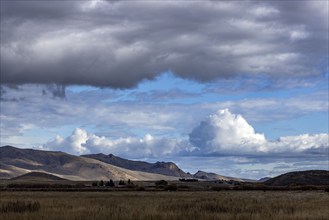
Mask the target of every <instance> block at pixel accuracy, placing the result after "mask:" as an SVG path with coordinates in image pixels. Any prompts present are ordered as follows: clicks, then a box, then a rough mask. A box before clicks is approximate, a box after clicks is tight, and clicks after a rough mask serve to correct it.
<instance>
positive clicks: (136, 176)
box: [0, 146, 177, 180]
mask: <svg viewBox="0 0 329 220" xmlns="http://www.w3.org/2000/svg"><path fill="white" fill-rule="evenodd" d="M0 161H1V162H0V178H13V177H16V176H19V175H22V174H25V173H28V172H32V171H37V172H46V173H49V174H53V175H56V176H59V177H61V178H65V179H69V180H99V179H104V180H106V179H114V180H120V179H124V180H127V179H131V180H159V179H166V180H170V179H177V178H176V177H171V176H164V175H160V174H154V173H147V172H141V171H132V170H128V169H124V168H121V167H117V166H113V165H111V164H108V163H104V162H101V161H99V160H95V159H92V158H87V157H79V156H74V155H70V154H67V153H63V152H55V151H42V150H34V149H19V148H15V147H11V146H5V147H0Z"/></svg>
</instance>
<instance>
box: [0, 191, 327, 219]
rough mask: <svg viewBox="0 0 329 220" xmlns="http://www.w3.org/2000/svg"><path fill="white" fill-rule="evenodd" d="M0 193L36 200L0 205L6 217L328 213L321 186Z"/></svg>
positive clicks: (2, 200)
mask: <svg viewBox="0 0 329 220" xmlns="http://www.w3.org/2000/svg"><path fill="white" fill-rule="evenodd" d="M0 193H1V194H0V207H5V206H6V204H8V203H10V202H11V204H12V203H13V202H16V201H21V202H25V204H34V203H40V208H39V209H38V210H31V211H29V210H27V211H25V212H23V213H21V212H14V211H8V212H7V211H2V212H1V213H0V217H1V219H6V220H12V219H19V220H39V219H46V220H68V219H70V220H71V219H79V220H80V219H88V220H89V219H90V220H93V219H95V220H96V219H97V220H102V219H109V220H111V219H127V220H130V219H131V220H139V219H140V220H151V219H154V220H162V219H179V220H193V219H195V220H201V219H202V220H203V219H204V220H207V219H213V220H215V219H216V220H218V219H223V220H225V219H241V220H248V219H255V220H270V219H275V220H297V219H298V220H304V219H305V220H306V219H308V220H318V219H329V209H328V204H329V194H328V193H326V192H324V191H284V192H282V191H267V192H263V191H220V192H210V191H209V192H147V191H145V192H9V191H8V192H6V191H3V192H0Z"/></svg>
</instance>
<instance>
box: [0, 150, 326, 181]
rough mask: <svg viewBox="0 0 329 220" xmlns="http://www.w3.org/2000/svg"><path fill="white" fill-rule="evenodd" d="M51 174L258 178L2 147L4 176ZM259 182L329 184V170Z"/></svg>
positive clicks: (91, 177) (120, 177)
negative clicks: (186, 170) (185, 170)
mask: <svg viewBox="0 0 329 220" xmlns="http://www.w3.org/2000/svg"><path fill="white" fill-rule="evenodd" d="M40 172H41V173H43V174H40ZM36 173H37V174H36ZM26 174H27V175H26ZM47 174H49V175H54V176H56V177H58V178H63V179H67V180H75V181H76V180H79V181H80V180H83V181H85V180H87V181H94V180H101V179H103V180H108V179H113V180H127V179H131V180H134V181H146V180H150V181H154V180H178V179H198V180H222V181H231V180H232V181H238V182H255V180H247V179H241V178H235V177H227V176H222V175H219V174H216V173H207V172H204V171H200V170H199V171H198V172H196V173H195V174H194V175H192V174H190V173H186V172H184V171H183V170H182V169H180V168H179V167H178V166H177V165H176V164H175V163H173V162H156V163H148V162H145V161H134V160H128V159H124V158H121V157H117V156H115V155H113V154H109V155H105V154H88V155H82V156H75V155H70V154H67V153H64V152H60V151H45V150H36V149H21V148H16V147H12V146H3V147H0V179H12V178H16V177H19V176H22V175H23V177H24V178H25V179H26V178H32V179H33V175H37V176H38V177H40V175H41V177H42V178H45V179H47V178H49V176H47ZM24 175H26V177H25V176H24ZM258 182H262V183H264V184H265V185H268V186H291V185H329V171H326V170H309V171H299V172H290V173H286V174H282V175H279V176H277V177H274V178H269V177H266V178H262V179H260V180H259V181H258Z"/></svg>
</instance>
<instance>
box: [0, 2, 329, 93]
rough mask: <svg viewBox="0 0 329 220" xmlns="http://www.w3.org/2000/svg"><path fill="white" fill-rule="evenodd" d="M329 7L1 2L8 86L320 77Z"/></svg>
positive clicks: (323, 4) (3, 59) (3, 63)
mask: <svg viewBox="0 0 329 220" xmlns="http://www.w3.org/2000/svg"><path fill="white" fill-rule="evenodd" d="M327 4H328V3H327V2H325V1H323V2H321V1H302V2H296V1H291V2H281V1H274V2H273V1H269V2H259V1H255V2H253V1H246V2H234V1H233V2H228V1H215V2H213V1H197V2H195V1H191V2H183V3H182V2H175V1H163V2H162V1H161V2H153V1H137V2H132V1H118V2H113V1H109V2H107V1H44V2H42V1H1V82H2V83H13V84H20V83H55V84H62V85H69V84H77V85H81V84H84V85H93V86H100V87H105V86H110V87H116V88H127V87H132V86H135V85H137V83H139V82H140V81H141V80H144V79H153V78H154V77H155V76H157V75H158V74H160V73H162V72H164V71H168V70H170V71H172V72H174V73H175V74H176V75H178V76H180V77H183V78H189V79H194V80H198V81H202V82H203V81H211V80H214V79H217V78H230V77H235V76H238V75H241V74H246V75H251V76H253V75H262V74H265V75H267V76H268V77H270V78H273V79H278V78H285V77H293V78H303V77H305V76H319V75H321V74H323V73H324V70H323V69H322V68H321V64H323V62H326V58H327V47H326V46H325V45H327V44H328V36H327V31H328V19H327V16H328V11H327ZM305 15H308V16H305Z"/></svg>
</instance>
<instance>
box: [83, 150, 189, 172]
mask: <svg viewBox="0 0 329 220" xmlns="http://www.w3.org/2000/svg"><path fill="white" fill-rule="evenodd" d="M82 157H87V158H92V159H96V160H100V161H102V162H104V163H108V164H112V165H114V166H118V167H122V168H125V169H129V170H136V171H143V172H148V173H157V174H162V175H166V176H176V177H187V178H189V177H192V175H190V174H187V173H185V172H184V171H183V170H181V169H180V168H179V167H178V166H177V165H176V164H174V163H172V162H156V163H148V162H144V161H134V160H127V159H124V158H120V157H117V156H114V155H113V154H109V155H105V154H89V155H83V156H82Z"/></svg>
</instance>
